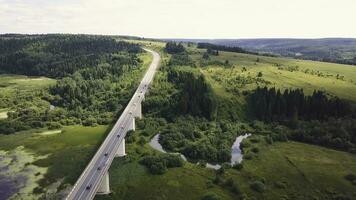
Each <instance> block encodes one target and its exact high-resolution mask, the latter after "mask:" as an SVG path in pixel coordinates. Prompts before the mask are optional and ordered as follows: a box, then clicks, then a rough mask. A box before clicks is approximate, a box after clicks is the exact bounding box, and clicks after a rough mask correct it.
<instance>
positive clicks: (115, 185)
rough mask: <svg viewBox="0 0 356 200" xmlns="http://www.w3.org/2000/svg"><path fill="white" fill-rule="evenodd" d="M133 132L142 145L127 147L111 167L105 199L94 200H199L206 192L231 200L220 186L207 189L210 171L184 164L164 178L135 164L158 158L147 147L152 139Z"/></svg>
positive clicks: (173, 169) (211, 172)
mask: <svg viewBox="0 0 356 200" xmlns="http://www.w3.org/2000/svg"><path fill="white" fill-rule="evenodd" d="M140 133H141V132H140V131H136V132H135V133H134V134H136V136H135V137H136V141H138V138H139V137H143V138H145V141H146V143H145V144H144V145H140V144H138V142H136V143H131V144H129V143H126V153H127V156H126V157H125V158H118V159H115V160H114V162H113V164H112V165H111V167H110V170H109V175H110V188H111V190H112V193H111V194H110V195H107V196H100V195H99V196H96V198H95V199H98V200H106V199H107V200H109V199H110V200H111V199H113V200H114V199H115V200H119V199H120V200H124V199H127V200H131V199H147V200H158V199H160V200H164V199H169V200H179V199H196V200H199V199H201V198H202V196H203V195H204V194H205V193H206V192H207V191H212V192H214V193H216V194H218V195H219V196H220V197H221V198H222V199H227V200H230V199H231V200H232V199H233V198H232V196H231V195H230V194H229V192H228V191H225V190H224V189H223V188H221V187H219V186H211V187H209V184H208V183H209V182H211V180H212V179H213V177H214V176H215V172H214V171H213V170H210V169H207V168H203V167H200V166H197V165H195V164H192V163H188V162H185V164H184V166H183V167H180V168H171V169H169V170H168V171H167V173H165V174H164V175H152V174H150V173H149V172H148V171H147V170H146V168H145V167H144V166H142V165H140V164H139V163H138V161H139V159H140V158H141V157H142V156H143V155H147V154H161V153H160V152H158V151H156V150H154V149H152V147H150V146H149V145H148V141H149V140H150V137H151V136H143V135H141V134H140Z"/></svg>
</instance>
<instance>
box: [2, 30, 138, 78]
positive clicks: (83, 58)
mask: <svg viewBox="0 0 356 200" xmlns="http://www.w3.org/2000/svg"><path fill="white" fill-rule="evenodd" d="M121 51H126V52H128V53H139V52H140V51H141V49H140V47H139V46H138V45H135V44H129V43H126V42H116V41H115V40H114V39H112V38H109V37H103V36H86V35H44V36H40V37H37V36H29V37H23V38H20V39H19V38H10V39H9V38H7V39H0V72H1V73H9V74H10V73H11V74H22V75H30V76H47V77H51V78H61V77H65V76H68V75H70V74H73V73H74V72H76V71H77V70H79V69H82V68H85V67H88V66H95V65H98V64H99V63H100V62H101V60H102V59H103V57H105V56H108V55H109V54H112V53H117V52H121Z"/></svg>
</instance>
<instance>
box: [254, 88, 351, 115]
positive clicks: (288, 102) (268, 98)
mask: <svg viewBox="0 0 356 200" xmlns="http://www.w3.org/2000/svg"><path fill="white" fill-rule="evenodd" d="M248 102H249V107H250V108H251V110H252V111H253V114H254V115H255V117H256V118H257V119H259V120H263V121H278V120H283V119H293V120H298V119H300V120H313V119H316V120H325V119H327V118H329V117H335V118H339V117H344V116H346V115H350V114H351V112H352V109H351V105H350V104H349V103H348V102H346V101H343V100H341V99H339V98H338V97H331V98H329V97H328V96H327V95H326V94H325V92H323V91H314V92H313V94H312V95H310V96H307V95H305V94H304V92H303V90H302V89H295V90H293V89H290V90H288V89H286V90H285V91H284V92H283V93H282V92H281V91H280V90H279V89H277V90H276V89H275V88H267V87H264V88H260V87H258V88H257V89H256V90H254V91H253V93H252V94H251V95H250V96H249V101H248Z"/></svg>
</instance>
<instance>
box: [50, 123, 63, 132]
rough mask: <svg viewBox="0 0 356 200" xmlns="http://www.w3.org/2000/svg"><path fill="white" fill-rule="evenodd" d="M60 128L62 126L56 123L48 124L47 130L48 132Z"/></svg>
mask: <svg viewBox="0 0 356 200" xmlns="http://www.w3.org/2000/svg"><path fill="white" fill-rule="evenodd" d="M61 127H62V125H61V124H60V123H58V122H50V123H49V124H48V129H49V130H54V129H60V128H61Z"/></svg>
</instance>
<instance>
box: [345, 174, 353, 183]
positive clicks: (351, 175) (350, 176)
mask: <svg viewBox="0 0 356 200" xmlns="http://www.w3.org/2000/svg"><path fill="white" fill-rule="evenodd" d="M345 179H346V180H348V181H354V180H356V175H355V174H348V175H346V176H345Z"/></svg>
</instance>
